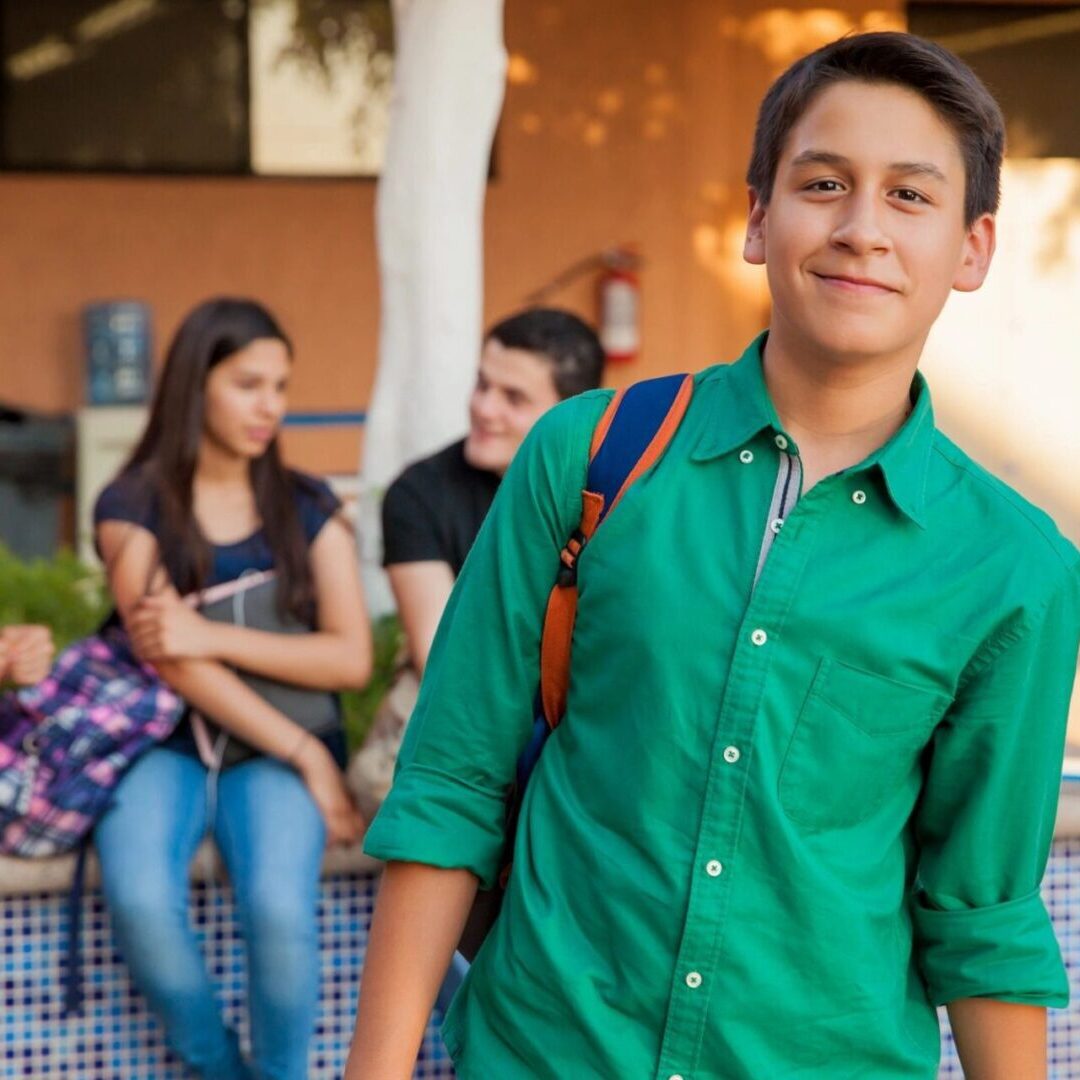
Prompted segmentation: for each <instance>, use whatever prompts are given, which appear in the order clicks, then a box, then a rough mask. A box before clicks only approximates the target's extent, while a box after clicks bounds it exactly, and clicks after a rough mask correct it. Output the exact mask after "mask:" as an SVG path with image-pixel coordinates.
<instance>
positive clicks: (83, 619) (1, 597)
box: [0, 544, 111, 649]
mask: <svg viewBox="0 0 1080 1080" xmlns="http://www.w3.org/2000/svg"><path fill="white" fill-rule="evenodd" d="M110 607H111V601H110V598H109V595H108V592H107V590H106V588H105V580H104V576H103V575H102V573H101V571H100V570H94V569H91V568H90V567H88V566H86V565H84V564H83V563H81V562H79V560H78V559H77V558H76V557H75V555H73V554H72V553H71V552H70V551H62V552H60V553H59V554H58V555H56V556H54V557H53V558H51V559H32V560H30V561H28V562H26V561H23V560H22V559H20V558H18V557H17V556H15V555H13V554H12V553H11V552H10V551H8V549H7V548H5V547H4V546H3V545H2V544H0V626H4V625H7V624H8V623H44V624H45V625H46V626H48V627H50V628H51V629H52V632H53V637H54V638H55V640H56V646H57V648H58V649H62V648H64V646H66V645H68V644H70V643H71V642H72V641H74V640H76V639H77V638H80V637H85V636H86V635H87V634H91V633H93V632H94V630H96V629H97V628H98V626H100V625H101V621H102V620H103V619H104V618H105V616H106V615H107V614H108V611H109V608H110Z"/></svg>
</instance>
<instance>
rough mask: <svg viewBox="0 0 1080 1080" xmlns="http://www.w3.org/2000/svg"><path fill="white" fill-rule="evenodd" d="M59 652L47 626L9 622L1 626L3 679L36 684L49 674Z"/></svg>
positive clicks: (0, 649) (0, 652)
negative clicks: (16, 624)
mask: <svg viewBox="0 0 1080 1080" xmlns="http://www.w3.org/2000/svg"><path fill="white" fill-rule="evenodd" d="M55 652H56V646H55V645H54V644H53V639H52V631H50V630H49V628H48V627H47V626H5V627H4V628H3V630H0V679H4V678H7V679H11V681H12V682H15V683H18V684H19V685H20V686H33V685H34V684H35V683H39V682H41V680H42V679H44V678H45V676H46V675H48V674H49V668H50V667H51V666H52V659H53V655H54V653H55Z"/></svg>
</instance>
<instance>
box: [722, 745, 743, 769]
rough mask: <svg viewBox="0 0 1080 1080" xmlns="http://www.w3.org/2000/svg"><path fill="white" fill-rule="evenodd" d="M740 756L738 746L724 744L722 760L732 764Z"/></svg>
mask: <svg viewBox="0 0 1080 1080" xmlns="http://www.w3.org/2000/svg"><path fill="white" fill-rule="evenodd" d="M740 757H742V755H741V754H740V753H739V748H738V747H737V746H725V747H724V760H725V761H726V762H727V763H728V764H729V765H734V764H735V762H736V761H738V760H739V758H740Z"/></svg>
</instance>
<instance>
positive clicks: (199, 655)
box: [127, 589, 214, 663]
mask: <svg viewBox="0 0 1080 1080" xmlns="http://www.w3.org/2000/svg"><path fill="white" fill-rule="evenodd" d="M213 626H214V624H213V623H211V622H210V620H209V619H204V618H203V617H202V615H200V614H199V613H198V612H197V611H195V610H194V609H193V608H191V607H189V606H188V605H187V604H185V603H184V601H183V600H181V599H180V596H179V595H178V594H177V592H176V590H175V589H166V590H164V591H163V592H160V593H155V594H154V595H153V596H145V597H143V599H142V600H140V601H139V603H138V605H137V606H136V607H135V610H134V611H133V612H132V613H131V614H130V615H129V616H128V618H127V631H128V636H129V637H130V638H131V646H132V648H133V649H134V650H135V655H136V656H138V657H139V659H140V660H146V661H149V662H150V663H153V662H154V661H155V660H184V659H187V660H206V659H212V658H213V655H214V654H213V650H212V644H211V643H212V638H213Z"/></svg>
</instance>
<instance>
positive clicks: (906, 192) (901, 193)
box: [895, 188, 927, 203]
mask: <svg viewBox="0 0 1080 1080" xmlns="http://www.w3.org/2000/svg"><path fill="white" fill-rule="evenodd" d="M895 194H896V195H897V196H898V197H899V198H900V201H901V202H923V203H924V202H926V201H927V199H926V197H925V196H924V195H922V194H920V193H919V192H918V191H915V190H914V189H913V188H897V189H896V192H895Z"/></svg>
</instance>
